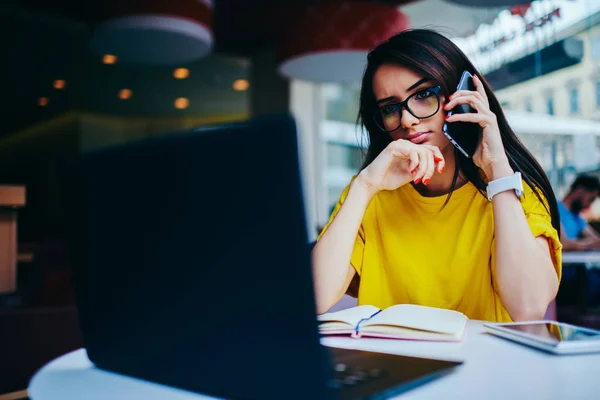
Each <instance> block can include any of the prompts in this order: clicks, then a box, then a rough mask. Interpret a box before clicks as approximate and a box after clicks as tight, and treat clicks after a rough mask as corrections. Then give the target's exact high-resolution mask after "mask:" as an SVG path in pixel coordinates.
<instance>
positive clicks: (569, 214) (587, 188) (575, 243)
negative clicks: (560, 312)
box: [557, 174, 600, 307]
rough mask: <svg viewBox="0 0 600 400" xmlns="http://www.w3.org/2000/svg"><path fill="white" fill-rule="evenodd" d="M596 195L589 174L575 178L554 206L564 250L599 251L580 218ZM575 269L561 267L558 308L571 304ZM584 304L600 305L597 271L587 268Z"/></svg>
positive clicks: (599, 182) (599, 240)
mask: <svg viewBox="0 0 600 400" xmlns="http://www.w3.org/2000/svg"><path fill="white" fill-rule="evenodd" d="M598 195H600V179H598V178H597V177H595V176H591V175H585V174H582V175H579V176H577V178H576V179H575V181H574V182H573V183H572V184H571V187H570V189H569V192H568V193H567V195H566V196H565V197H564V198H563V200H562V202H560V203H558V211H559V213H560V223H561V230H560V232H561V234H560V240H561V242H562V244H563V249H564V250H565V251H585V250H598V251H600V235H599V234H598V232H596V230H595V229H594V228H592V227H591V226H590V224H589V223H588V222H587V221H586V220H585V219H584V218H583V217H582V216H581V213H582V211H583V210H586V209H588V208H589V207H590V206H591V205H592V203H593V202H594V201H595V200H596V199H597V198H598ZM576 274H577V269H576V268H573V267H568V268H564V271H563V279H562V282H561V285H560V293H559V296H558V299H557V303H558V305H559V306H570V305H575V304H577V302H578V298H579V296H578V292H579V291H580V290H581V287H579V286H578V282H577V275H576ZM585 285H586V294H587V296H586V305H587V306H592V307H595V306H598V305H600V270H599V269H596V268H594V269H589V270H586V272H585Z"/></svg>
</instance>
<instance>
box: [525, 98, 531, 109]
mask: <svg viewBox="0 0 600 400" xmlns="http://www.w3.org/2000/svg"><path fill="white" fill-rule="evenodd" d="M525 111H527V112H533V105H532V104H531V99H526V100H525Z"/></svg>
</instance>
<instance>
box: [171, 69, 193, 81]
mask: <svg viewBox="0 0 600 400" xmlns="http://www.w3.org/2000/svg"><path fill="white" fill-rule="evenodd" d="M188 76H190V70H189V69H187V68H177V69H176V70H175V71H173V77H174V78H175V79H185V78H187V77H188Z"/></svg>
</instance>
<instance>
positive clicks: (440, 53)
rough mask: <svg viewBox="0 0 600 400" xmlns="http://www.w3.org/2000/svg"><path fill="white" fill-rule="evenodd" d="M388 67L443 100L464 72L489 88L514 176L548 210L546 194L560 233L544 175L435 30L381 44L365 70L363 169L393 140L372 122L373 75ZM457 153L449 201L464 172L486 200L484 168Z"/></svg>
mask: <svg viewBox="0 0 600 400" xmlns="http://www.w3.org/2000/svg"><path fill="white" fill-rule="evenodd" d="M384 64H392V65H400V66H403V67H405V68H408V69H410V70H412V71H414V72H416V73H418V74H420V75H422V76H423V77H424V78H429V79H432V80H434V81H436V82H437V83H439V84H440V86H441V87H442V90H441V92H440V94H441V95H443V96H444V97H445V98H448V96H449V95H450V94H452V93H453V92H454V90H455V88H456V86H457V85H458V80H459V79H460V76H461V74H462V72H463V71H464V70H467V71H469V72H470V73H471V74H474V75H475V74H476V75H477V77H478V78H479V79H480V81H481V82H482V83H483V87H484V88H485V92H486V94H487V97H488V100H489V104H490V110H491V111H492V112H493V113H494V114H496V118H497V120H498V126H499V128H500V135H501V137H502V142H503V143H504V150H505V151H506V155H507V157H508V161H509V163H510V166H511V167H512V169H513V170H514V171H520V172H521V175H522V177H523V179H524V180H525V182H526V183H527V184H528V185H529V186H530V187H531V188H532V189H533V192H534V193H535V195H536V196H537V197H538V199H539V200H540V201H541V202H542V204H544V207H546V203H545V202H544V201H543V199H542V197H541V196H540V194H539V193H538V190H540V191H541V192H542V194H543V196H544V197H545V198H546V199H547V201H548V206H549V210H548V207H546V209H547V210H548V211H549V213H550V216H551V218H552V226H553V227H554V228H555V229H556V231H557V232H558V233H559V234H560V220H559V215H558V207H557V203H556V197H555V195H554V191H553V190H552V186H551V185H550V181H549V180H548V177H547V176H546V174H545V172H544V170H543V169H542V167H541V166H540V165H539V163H538V162H537V161H536V160H535V158H534V157H533V155H532V154H531V153H530V152H529V151H528V150H527V149H526V148H525V146H524V145H523V144H522V143H521V141H520V140H519V139H518V138H517V136H516V135H515V133H514V132H513V130H512V129H511V127H510V126H509V125H508V122H507V121H506V117H505V116H504V112H503V111H502V108H501V107H500V103H499V102H498V100H497V99H496V96H495V95H494V93H493V92H492V89H491V88H490V86H489V84H488V83H487V82H486V80H485V78H484V77H483V76H482V75H481V74H480V73H479V72H478V71H477V69H476V68H475V67H474V66H473V64H472V63H471V62H470V61H469V59H468V58H467V56H466V55H465V54H464V53H463V52H462V51H461V50H460V49H459V48H458V47H457V46H456V45H455V44H454V43H453V42H452V41H451V40H449V39H448V38H446V37H444V36H443V35H441V34H439V33H437V32H435V31H431V30H427V29H411V30H406V31H403V32H401V33H399V34H397V35H395V36H392V37H391V38H390V39H388V40H387V41H385V42H383V43H381V44H379V45H378V46H377V47H375V48H374V49H373V50H372V51H371V52H370V53H369V55H368V64H367V68H366V70H365V73H364V76H363V80H362V87H361V92H360V108H359V115H358V122H359V123H362V124H363V126H364V127H365V129H366V130H367V132H368V135H369V147H368V149H367V153H366V156H365V161H364V164H363V166H362V168H363V169H364V168H366V167H367V166H368V165H369V164H370V163H371V162H372V161H373V160H374V159H375V158H376V157H377V156H378V155H379V153H381V152H382V151H383V149H385V147H386V146H387V145H388V144H389V143H391V141H392V138H391V137H390V135H388V134H386V133H385V132H383V131H382V130H381V129H380V128H379V127H378V126H377V125H376V124H375V121H374V120H373V115H374V113H375V111H376V104H375V101H376V99H375V94H374V92H373V76H374V75H375V72H376V71H377V69H378V68H379V67H380V66H382V65H384ZM454 154H455V160H456V172H455V175H454V179H453V181H452V186H451V187H450V193H449V196H450V195H451V194H452V192H453V191H454V189H455V188H456V180H457V177H458V172H459V171H462V173H463V174H464V176H465V177H466V178H467V179H468V180H469V181H470V182H471V183H473V185H474V186H475V187H476V188H477V189H478V190H479V192H480V193H481V194H482V195H484V196H486V193H485V190H486V187H487V182H485V180H484V179H483V176H482V173H481V171H480V169H479V168H478V167H477V166H476V165H475V164H474V163H473V160H472V159H471V158H467V157H465V156H463V155H462V153H459V152H458V151H456V150H455V152H454ZM536 188H537V189H538V190H536ZM486 197H487V196H486Z"/></svg>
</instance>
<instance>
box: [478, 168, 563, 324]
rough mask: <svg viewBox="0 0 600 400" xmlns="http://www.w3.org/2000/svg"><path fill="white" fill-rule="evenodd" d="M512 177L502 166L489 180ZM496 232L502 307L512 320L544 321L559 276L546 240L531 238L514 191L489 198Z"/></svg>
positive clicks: (497, 274)
mask: <svg viewBox="0 0 600 400" xmlns="http://www.w3.org/2000/svg"><path fill="white" fill-rule="evenodd" d="M512 174H513V171H512V169H511V168H510V166H508V164H507V165H504V166H502V167H501V168H498V169H496V170H495V171H493V172H491V176H490V175H488V176H490V179H491V180H494V179H499V178H502V177H506V176H510V175H512ZM492 205H493V210H494V224H495V232H496V244H495V246H496V249H495V250H496V282H497V283H498V288H497V290H498V294H499V295H500V299H501V300H502V304H504V307H506V310H507V311H508V313H509V314H510V316H511V318H512V319H513V321H526V320H535V319H541V318H543V316H544V314H545V312H546V309H547V308H548V304H550V302H551V301H552V299H554V297H555V296H556V293H557V292H558V277H557V275H556V271H555V269H554V264H553V262H552V256H551V251H552V250H551V248H550V244H549V242H548V240H547V239H546V238H545V237H538V238H536V237H534V236H533V234H532V232H531V229H530V228H529V224H528V223H527V219H526V217H525V212H524V210H523V206H522V205H521V201H520V200H519V198H518V197H517V196H516V195H515V192H514V191H507V192H501V193H498V194H497V195H495V196H494V198H493V199H492Z"/></svg>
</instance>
